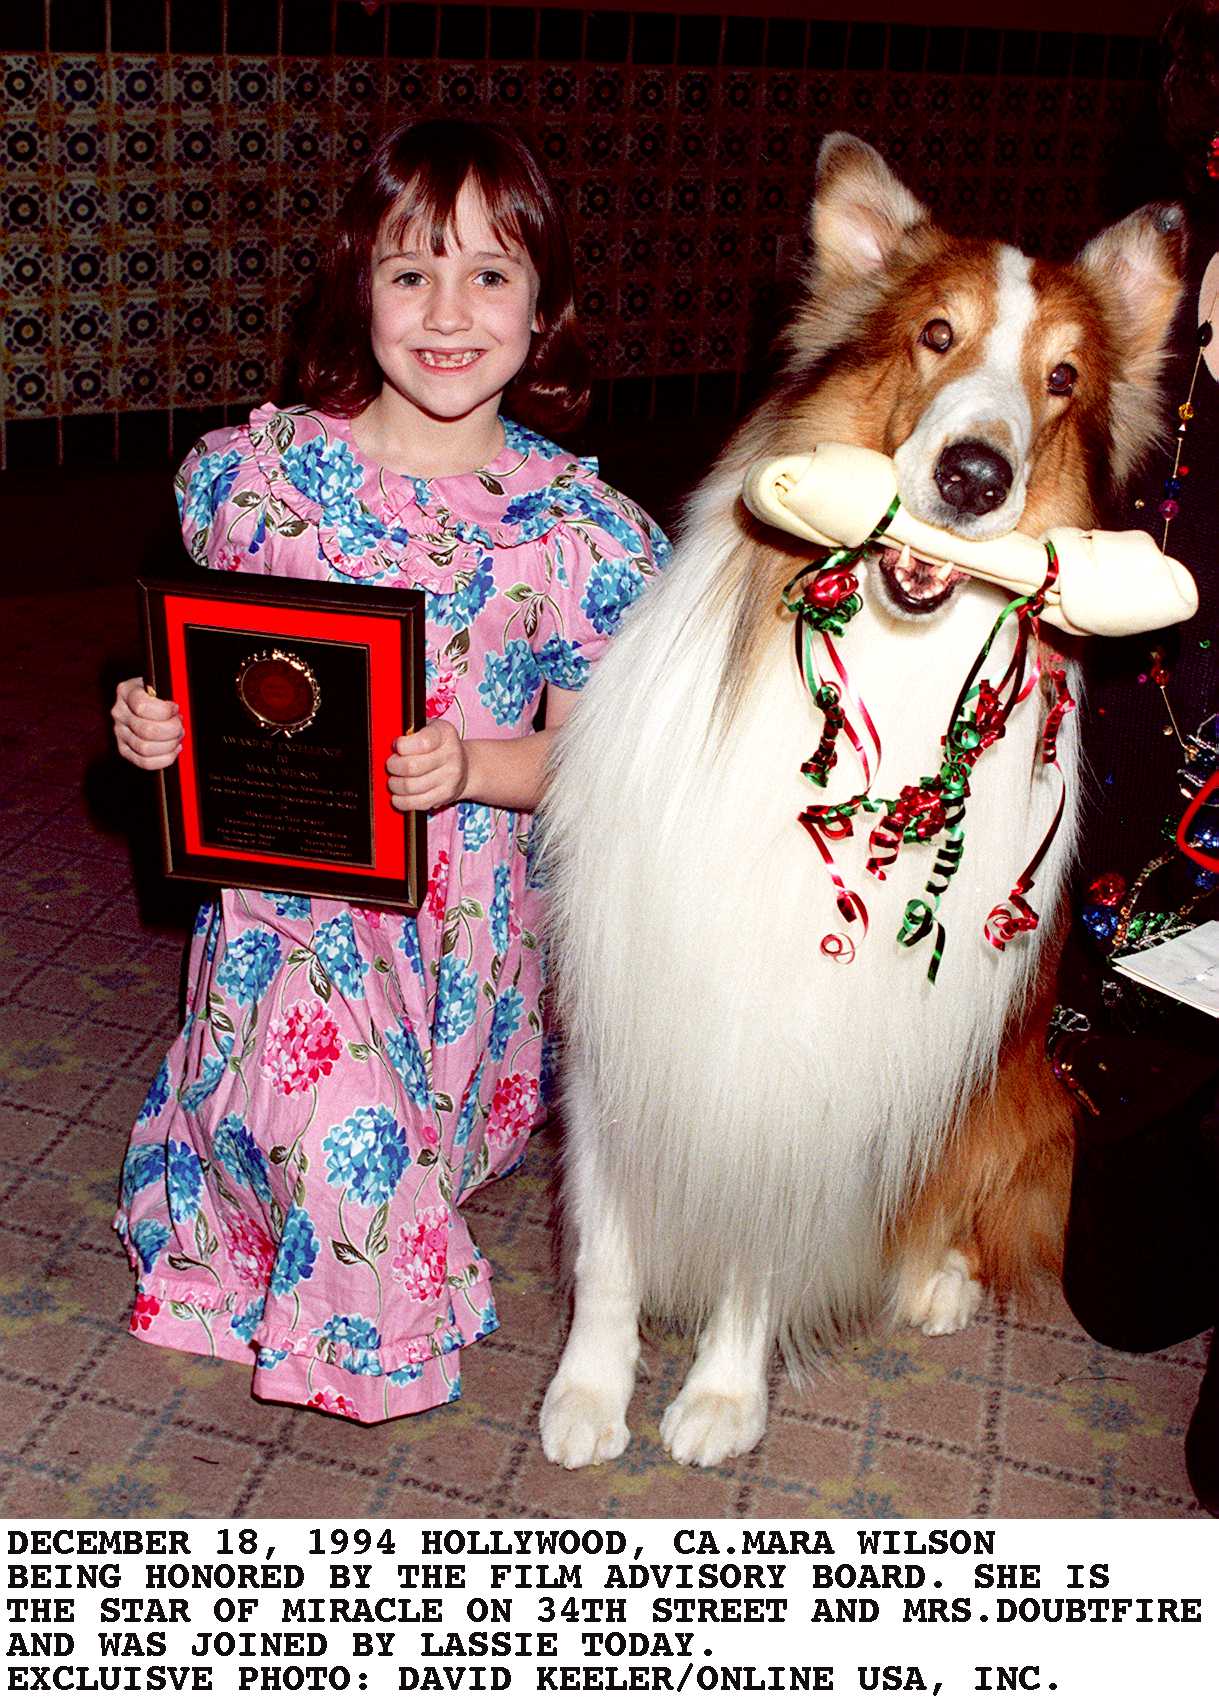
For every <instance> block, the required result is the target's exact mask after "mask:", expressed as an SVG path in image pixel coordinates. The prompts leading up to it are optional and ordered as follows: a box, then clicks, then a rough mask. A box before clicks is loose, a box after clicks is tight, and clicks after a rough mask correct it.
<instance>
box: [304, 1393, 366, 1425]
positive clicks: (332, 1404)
mask: <svg viewBox="0 0 1219 1705" xmlns="http://www.w3.org/2000/svg"><path fill="white" fill-rule="evenodd" d="M305 1407H306V1409H321V1410H322V1411H323V1412H324V1413H325V1414H327V1415H344V1416H346V1418H347V1420H349V1421H358V1420H360V1418H361V1417H360V1411H359V1410H358V1409H357V1408H356V1406H355V1404H354V1403H353V1402H352V1401H351V1399H350V1398H349V1397H344V1396H343V1393H342V1392H341V1391H335V1390H334V1388H333V1387H332V1386H329V1385H328V1386H327V1387H326V1389H325V1391H315V1392H314V1393H313V1396H312V1397H311V1398H310V1399H309V1401H308V1403H307V1404H306V1405H305Z"/></svg>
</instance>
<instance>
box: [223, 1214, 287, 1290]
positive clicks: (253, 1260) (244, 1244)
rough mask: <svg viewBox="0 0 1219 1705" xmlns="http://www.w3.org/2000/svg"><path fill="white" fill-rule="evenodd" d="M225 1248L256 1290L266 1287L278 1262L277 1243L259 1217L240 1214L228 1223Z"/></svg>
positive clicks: (237, 1272) (242, 1274) (237, 1268)
mask: <svg viewBox="0 0 1219 1705" xmlns="http://www.w3.org/2000/svg"><path fill="white" fill-rule="evenodd" d="M224 1237H225V1249H226V1253H227V1255H228V1258H229V1261H230V1262H231V1263H232V1267H233V1271H234V1272H235V1273H236V1274H237V1275H238V1276H239V1277H240V1278H242V1279H244V1280H245V1281H246V1283H247V1284H248V1285H249V1286H250V1287H251V1289H254V1290H265V1288H266V1286H267V1285H268V1284H269V1283H270V1279H271V1269H272V1267H274V1265H275V1246H274V1244H273V1243H272V1242H271V1239H270V1238H269V1237H268V1236H267V1234H266V1232H265V1231H264V1230H263V1228H262V1226H260V1225H259V1223H258V1221H257V1220H254V1219H251V1218H250V1216H249V1214H242V1213H237V1214H234V1215H233V1217H232V1218H231V1219H226V1220H225V1222H224Z"/></svg>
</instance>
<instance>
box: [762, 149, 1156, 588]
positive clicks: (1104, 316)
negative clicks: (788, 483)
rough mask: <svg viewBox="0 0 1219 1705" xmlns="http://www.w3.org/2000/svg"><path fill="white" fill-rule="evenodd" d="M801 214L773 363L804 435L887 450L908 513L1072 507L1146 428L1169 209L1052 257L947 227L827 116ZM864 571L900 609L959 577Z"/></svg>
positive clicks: (1064, 517) (944, 524)
mask: <svg viewBox="0 0 1219 1705" xmlns="http://www.w3.org/2000/svg"><path fill="white" fill-rule="evenodd" d="M811 224H812V236H813V243H814V263H813V271H812V274H811V277H810V280H809V285H808V293H807V298H806V301H805V303H804V306H803V309H802V311H801V313H800V314H799V316H798V317H797V320H796V322H795V325H794V328H793V330H792V332H791V334H790V337H789V340H788V371H789V376H790V379H791V381H792V383H793V384H794V385H795V386H796V387H797V389H798V390H799V389H800V388H801V387H803V389H804V391H805V393H806V394H805V399H804V400H805V403H806V406H805V407H804V408H802V409H801V410H800V412H801V413H802V414H803V415H804V416H805V419H806V420H809V419H810V417H811V419H812V420H815V421H816V423H817V425H816V431H817V432H818V433H819V435H821V436H830V437H832V436H835V435H837V436H839V437H841V436H843V435H844V432H848V431H849V432H850V434H851V436H852V439H853V441H854V442H856V443H859V444H862V445H865V446H866V447H867V448H870V449H876V450H881V451H883V452H885V453H886V454H887V455H890V456H892V457H893V460H894V465H895V467H896V470H897V478H898V489H899V494H900V496H901V499H902V502H903V504H904V505H905V506H906V508H907V509H908V510H909V511H910V512H911V514H913V515H915V516H917V517H918V518H919V519H920V520H923V521H926V522H928V523H930V524H931V525H933V526H936V527H940V528H945V529H947V530H949V531H950V532H953V533H956V534H958V535H959V536H961V537H962V538H967V539H974V540H982V539H991V538H997V537H999V536H1000V535H1002V534H1004V533H1008V532H1010V531H1012V529H1013V528H1015V527H1021V528H1022V529H1023V530H1024V531H1026V532H1031V533H1033V534H1037V533H1040V532H1042V531H1044V530H1045V529H1046V528H1047V527H1049V526H1052V525H1056V524H1057V525H1062V524H1074V525H1087V524H1089V523H1090V522H1091V521H1092V520H1093V518H1094V511H1095V506H1096V502H1097V500H1098V498H1099V496H1100V495H1101V493H1102V492H1103V491H1104V490H1105V489H1106V488H1107V487H1108V486H1109V485H1110V484H1115V485H1116V484H1120V483H1121V482H1122V481H1123V480H1124V479H1125V478H1126V477H1127V475H1128V474H1129V473H1130V471H1131V469H1132V467H1133V466H1134V464H1135V462H1136V461H1137V460H1138V458H1139V457H1140V455H1141V454H1142V452H1143V450H1144V449H1145V448H1146V446H1147V444H1148V443H1149V442H1150V441H1151V439H1152V438H1153V437H1154V434H1155V430H1156V424H1157V411H1158V404H1159V397H1158V392H1157V388H1156V377H1157V373H1158V369H1159V365H1160V360H1161V355H1162V349H1163V343H1164V339H1165V336H1166V334H1167V331H1168V328H1169V325H1170V323H1171V320H1172V315H1173V311H1174V309H1175V307H1176V304H1177V300H1178V297H1179V294H1180V283H1181V269H1182V263H1183V259H1184V246H1185V245H1184V217H1183V215H1182V213H1181V210H1180V209H1179V208H1177V207H1175V206H1158V205H1157V206H1152V207H1148V208H1144V209H1142V210H1141V211H1140V212H1139V213H1135V214H1132V215H1131V216H1130V217H1129V218H1128V219H1125V220H1123V221H1122V222H1121V223H1120V224H1118V225H1115V226H1113V227H1111V228H1110V229H1109V230H1108V231H1105V232H1103V233H1102V234H1101V236H1099V237H1097V238H1096V239H1095V240H1094V241H1093V242H1092V243H1090V244H1089V245H1088V246H1087V248H1086V249H1084V251H1083V253H1082V254H1081V255H1080V256H1079V258H1078V259H1077V260H1076V261H1075V262H1073V263H1072V264H1070V265H1054V264H1051V263H1049V262H1044V261H1036V260H1031V259H1030V258H1029V257H1028V256H1026V255H1024V254H1021V253H1020V251H1019V250H1018V249H1015V248H1012V247H1010V246H1009V245H1006V244H1001V243H987V242H981V241H978V240H976V239H957V238H953V237H950V236H949V235H948V234H947V233H945V232H944V231H942V230H940V228H939V227H938V226H937V225H935V223H934V222H933V221H932V220H931V218H930V216H929V215H928V213H927V211H926V209H925V208H924V207H923V206H922V205H921V204H920V203H919V202H918V201H916V200H915V198H914V197H913V196H912V195H911V194H910V192H909V191H908V190H907V189H906V188H905V186H904V185H903V184H901V183H900V182H899V180H898V179H897V178H895V177H894V176H893V174H892V173H891V172H890V171H889V169H888V167H887V166H886V165H885V164H884V162H883V161H882V160H881V158H880V156H879V155H878V154H877V153H876V152H875V150H874V149H872V148H870V147H869V146H868V145H867V144H866V143H863V142H860V141H859V140H858V139H857V138H855V137H851V136H845V135H842V134H839V135H836V136H831V137H829V138H828V139H827V140H826V142H825V143H824V145H823V147H822V152H821V157H820V159H819V161H818V174H817V189H816V194H815V198H814V201H813V207H812V214H811ZM788 395H789V399H790V392H789V393H788ZM880 570H881V572H880V575H879V577H878V578H879V580H880V582H881V590H882V592H883V594H884V596H885V597H886V599H887V601H888V602H889V604H890V605H891V607H892V608H893V609H895V610H896V611H898V612H900V613H901V614H904V615H910V616H915V617H917V616H927V615H930V614H931V613H933V612H934V611H936V610H938V609H940V608H942V607H943V606H944V605H945V604H946V603H947V602H948V600H949V599H950V598H951V597H952V595H953V593H954V591H955V589H956V586H957V584H958V583H959V579H960V577H959V576H956V575H954V574H953V573H951V572H950V571H947V570H940V569H936V568H933V567H932V565H930V564H925V563H920V562H919V561H918V559H917V558H913V559H910V558H906V559H905V560H901V561H899V560H898V559H897V557H896V553H885V556H884V558H882V560H881V563H880Z"/></svg>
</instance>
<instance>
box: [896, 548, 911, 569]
mask: <svg viewBox="0 0 1219 1705" xmlns="http://www.w3.org/2000/svg"><path fill="white" fill-rule="evenodd" d="M897 566H898V568H909V567H910V546H909V545H903V546H902V548H901V551H900V552H899V553H898V558H897Z"/></svg>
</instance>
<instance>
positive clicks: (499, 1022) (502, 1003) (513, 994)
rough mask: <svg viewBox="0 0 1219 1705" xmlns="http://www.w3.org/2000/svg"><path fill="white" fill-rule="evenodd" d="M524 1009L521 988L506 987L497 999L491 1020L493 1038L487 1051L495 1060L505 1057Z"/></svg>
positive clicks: (488, 1044)
mask: <svg viewBox="0 0 1219 1705" xmlns="http://www.w3.org/2000/svg"><path fill="white" fill-rule="evenodd" d="M524 1010H525V1000H524V996H523V995H522V994H521V991H520V990H519V989H505V990H504V991H503V993H502V994H501V995H500V997H499V999H498V1000H497V1001H496V1003H495V1016H494V1017H493V1018H492V1020H491V1038H490V1040H489V1041H488V1043H487V1051H488V1053H489V1054H490V1055H491V1058H492V1059H493V1060H502V1059H503V1057H504V1054H505V1052H506V1050H507V1047H508V1044H509V1042H511V1040H512V1038H513V1037H514V1036H515V1035H516V1027H517V1025H518V1024H519V1023H520V1021H521V1013H522V1012H523V1011H524Z"/></svg>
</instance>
